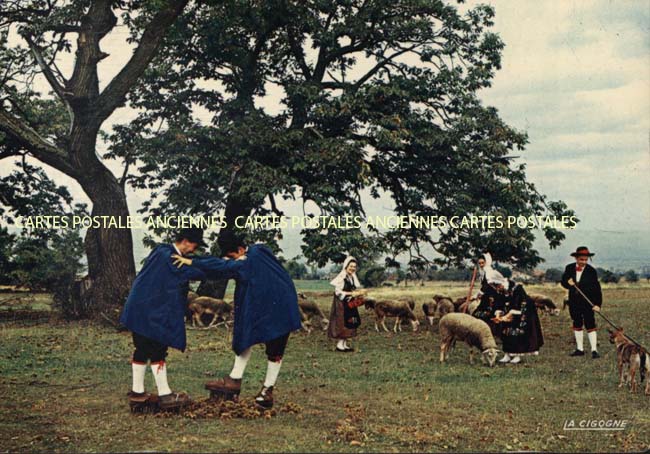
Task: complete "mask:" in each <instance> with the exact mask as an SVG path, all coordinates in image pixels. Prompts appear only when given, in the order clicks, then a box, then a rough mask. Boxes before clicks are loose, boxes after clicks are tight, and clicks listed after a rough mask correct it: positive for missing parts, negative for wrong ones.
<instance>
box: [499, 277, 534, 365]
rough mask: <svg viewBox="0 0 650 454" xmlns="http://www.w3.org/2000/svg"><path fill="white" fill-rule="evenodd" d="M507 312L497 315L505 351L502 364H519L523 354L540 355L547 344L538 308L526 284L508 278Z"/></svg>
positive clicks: (501, 360)
mask: <svg viewBox="0 0 650 454" xmlns="http://www.w3.org/2000/svg"><path fill="white" fill-rule="evenodd" d="M506 295H507V299H506V303H505V308H504V312H505V315H503V316H501V317H497V320H496V321H497V323H498V324H499V325H500V330H501V339H502V340H503V352H504V353H505V355H504V356H503V358H501V359H500V360H499V362H501V363H510V364H518V363H520V362H521V357H522V355H531V354H532V355H537V354H538V353H539V348H540V347H541V346H542V345H544V336H543V335H542V326H541V324H540V322H539V317H538V316H537V308H536V307H535V303H533V302H532V301H531V300H530V298H528V295H527V294H526V291H525V290H524V287H523V286H522V285H521V284H518V283H516V282H514V281H512V280H508V287H507V292H506Z"/></svg>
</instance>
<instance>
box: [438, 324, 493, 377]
mask: <svg viewBox="0 0 650 454" xmlns="http://www.w3.org/2000/svg"><path fill="white" fill-rule="evenodd" d="M438 330H439V331H440V338H441V343H440V362H441V363H442V362H444V361H445V360H446V359H447V358H448V357H449V351H450V350H451V348H452V347H453V345H454V344H455V342H456V340H460V341H465V342H467V344H468V345H469V346H470V352H469V361H470V363H473V362H474V349H473V347H475V348H478V349H479V350H480V351H481V360H482V361H483V363H484V364H485V363H486V362H487V364H488V365H489V366H490V367H494V364H495V362H496V359H497V354H498V352H499V351H500V350H499V349H498V348H497V344H496V342H495V341H494V336H492V331H491V330H490V327H489V326H488V324H487V323H485V322H484V321H483V320H480V319H478V318H475V317H473V316H471V315H469V314H463V313H459V312H454V313H451V314H447V315H445V316H444V317H442V318H441V319H440V323H439V325H438Z"/></svg>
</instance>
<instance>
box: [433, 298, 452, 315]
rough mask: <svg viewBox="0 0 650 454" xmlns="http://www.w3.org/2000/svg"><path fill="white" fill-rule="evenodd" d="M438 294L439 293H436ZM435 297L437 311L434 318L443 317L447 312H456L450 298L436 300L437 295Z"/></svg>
mask: <svg viewBox="0 0 650 454" xmlns="http://www.w3.org/2000/svg"><path fill="white" fill-rule="evenodd" d="M436 296H437V295H436ZM433 299H434V300H435V301H436V303H437V304H436V311H435V313H434V314H433V318H434V319H441V318H442V317H444V316H445V315H447V314H450V313H452V312H454V310H455V307H454V303H453V302H452V301H451V299H450V298H445V297H442V298H439V299H437V300H436V297H435V296H434V297H433Z"/></svg>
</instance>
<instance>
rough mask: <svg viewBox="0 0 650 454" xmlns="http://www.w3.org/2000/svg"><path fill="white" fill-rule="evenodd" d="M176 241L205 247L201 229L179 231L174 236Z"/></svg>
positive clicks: (192, 228)
mask: <svg viewBox="0 0 650 454" xmlns="http://www.w3.org/2000/svg"><path fill="white" fill-rule="evenodd" d="M176 239H177V240H179V241H180V240H183V239H185V240H187V241H189V242H191V243H198V244H199V246H206V247H207V243H206V242H205V241H203V229H201V228H199V227H190V228H187V229H181V230H180V231H179V232H178V235H176Z"/></svg>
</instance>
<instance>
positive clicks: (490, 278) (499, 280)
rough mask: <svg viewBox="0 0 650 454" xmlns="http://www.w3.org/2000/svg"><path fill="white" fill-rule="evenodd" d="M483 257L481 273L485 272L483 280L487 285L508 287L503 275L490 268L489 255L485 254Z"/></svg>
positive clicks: (490, 260) (490, 257) (490, 258)
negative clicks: (483, 264)
mask: <svg viewBox="0 0 650 454" xmlns="http://www.w3.org/2000/svg"><path fill="white" fill-rule="evenodd" d="M483 256H484V257H485V266H484V267H483V271H485V280H486V281H487V283H488V284H494V285H503V286H504V287H508V280H507V279H506V278H505V277H503V274H501V273H499V272H498V271H497V270H495V269H494V268H492V256H491V255H490V253H489V252H486V253H485V254H483Z"/></svg>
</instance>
